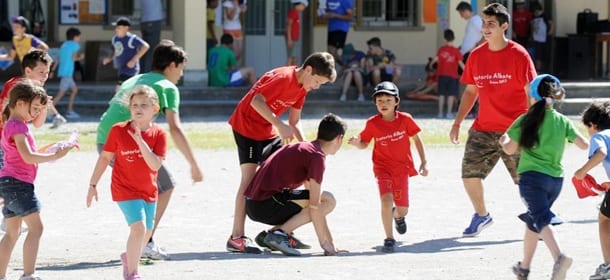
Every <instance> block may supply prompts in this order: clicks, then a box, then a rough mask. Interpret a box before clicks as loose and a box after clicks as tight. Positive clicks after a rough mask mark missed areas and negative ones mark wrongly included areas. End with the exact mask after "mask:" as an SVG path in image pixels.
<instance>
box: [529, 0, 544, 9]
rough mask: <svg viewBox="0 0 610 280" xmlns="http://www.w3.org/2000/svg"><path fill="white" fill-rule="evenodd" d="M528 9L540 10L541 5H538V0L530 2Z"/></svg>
mask: <svg viewBox="0 0 610 280" xmlns="http://www.w3.org/2000/svg"><path fill="white" fill-rule="evenodd" d="M530 9H532V11H535V10H542V5H540V3H539V2H538V1H536V2H532V4H530Z"/></svg>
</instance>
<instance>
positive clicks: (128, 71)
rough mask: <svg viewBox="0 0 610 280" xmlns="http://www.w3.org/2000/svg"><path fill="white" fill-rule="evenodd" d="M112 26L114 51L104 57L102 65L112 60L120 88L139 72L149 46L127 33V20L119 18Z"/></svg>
mask: <svg viewBox="0 0 610 280" xmlns="http://www.w3.org/2000/svg"><path fill="white" fill-rule="evenodd" d="M113 25H114V26H115V27H114V33H115V35H114V36H112V40H111V42H112V46H113V48H114V51H113V52H112V56H110V57H105V58H104V60H103V61H102V63H103V64H104V65H106V64H108V63H110V62H111V61H113V59H114V62H115V65H116V67H118V70H119V80H118V85H119V86H120V85H121V84H122V83H123V82H124V81H126V80H127V79H129V78H131V77H133V76H135V75H137V74H138V73H139V72H140V58H141V57H142V56H143V55H144V54H145V53H146V51H148V48H149V46H148V43H147V42H146V41H144V40H143V39H142V38H140V37H138V36H137V35H135V34H132V33H130V32H129V27H130V26H131V22H130V21H129V19H128V18H126V17H120V18H119V19H118V20H117V21H116V22H115V23H114V24H113ZM117 89H118V86H117Z"/></svg>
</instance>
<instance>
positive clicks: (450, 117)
mask: <svg viewBox="0 0 610 280" xmlns="http://www.w3.org/2000/svg"><path fill="white" fill-rule="evenodd" d="M453 118H455V114H453V113H447V115H445V119H453Z"/></svg>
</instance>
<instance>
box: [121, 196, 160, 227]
mask: <svg viewBox="0 0 610 280" xmlns="http://www.w3.org/2000/svg"><path fill="white" fill-rule="evenodd" d="M117 204H118V205H119V208H121V211H122V212H123V216H125V220H126V221H127V225H129V226H131V225H132V224H133V223H136V222H139V221H144V223H145V224H146V229H147V230H152V229H153V226H154V225H155V212H156V210H157V203H156V202H146V201H144V200H143V199H133V200H125V201H119V202H117Z"/></svg>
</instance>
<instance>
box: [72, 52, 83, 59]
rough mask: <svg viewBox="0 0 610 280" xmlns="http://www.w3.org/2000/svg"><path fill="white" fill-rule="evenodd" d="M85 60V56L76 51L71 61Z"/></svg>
mask: <svg viewBox="0 0 610 280" xmlns="http://www.w3.org/2000/svg"><path fill="white" fill-rule="evenodd" d="M82 59H85V54H84V53H83V52H81V51H76V52H74V54H73V55H72V60H74V61H79V60H82Z"/></svg>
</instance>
